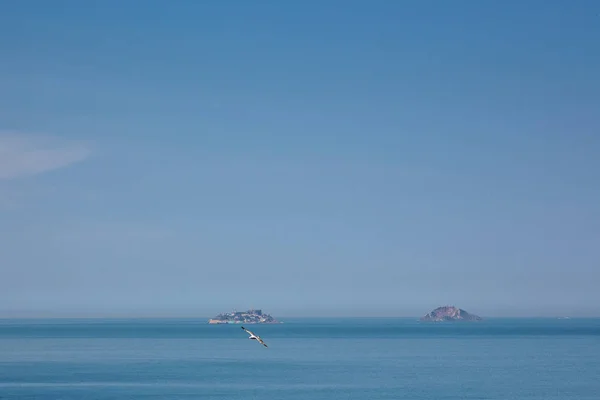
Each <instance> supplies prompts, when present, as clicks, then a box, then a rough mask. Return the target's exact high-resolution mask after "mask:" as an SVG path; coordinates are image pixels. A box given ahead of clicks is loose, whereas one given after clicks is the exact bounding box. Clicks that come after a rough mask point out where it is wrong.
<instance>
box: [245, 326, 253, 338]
mask: <svg viewBox="0 0 600 400" xmlns="http://www.w3.org/2000/svg"><path fill="white" fill-rule="evenodd" d="M242 329H243V330H245V331H246V332H248V333H249V334H250V335H251V336H256V335H255V334H254V333H253V332H252V331H249V330H248V329H246V328H244V327H243V326H242Z"/></svg>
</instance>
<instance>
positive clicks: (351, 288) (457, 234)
mask: <svg viewBox="0 0 600 400" xmlns="http://www.w3.org/2000/svg"><path fill="white" fill-rule="evenodd" d="M0 35H1V36H0V37H2V38H3V39H2V40H1V41H0V59H1V60H2V61H1V62H0V269H1V272H2V273H1V275H2V277H1V279H0V314H1V315H4V316H7V315H8V316H25V315H109V314H110V315H202V316H206V315H209V316H210V315H212V314H216V313H218V312H221V311H227V310H229V309H230V308H234V307H236V308H238V309H244V308H249V307H257V308H263V309H264V310H265V311H268V312H272V313H275V314H279V315H364V314H367V313H376V314H381V315H410V316H414V315H421V314H425V313H426V312H428V311H430V309H432V308H434V307H436V306H439V305H444V304H455V305H457V306H460V307H462V308H465V309H467V310H468V311H472V312H476V313H479V314H482V315H490V316H494V315H498V316H500V315H556V314H559V315H560V314H569V315H600V308H599V307H598V304H600V292H599V291H598V289H597V285H598V282H600V268H599V264H598V262H599V261H598V260H600V184H599V183H600V112H599V110H600V74H599V73H598V71H600V46H599V43H600V5H598V3H597V2H594V1H568V2H567V1H526V2H523V1H494V2H492V1H488V2H479V1H455V2H442V1H429V2H416V1H415V2H408V1H406V2H401V1H375V2H367V1H344V2H341V1H339V2H334V1H319V2H317V1H303V2H279V1H266V0H265V1H255V2H246V1H241V0H240V1H222V2H221V1H219V2H210V3H209V2H200V1H191V0H189V1H183V0H182V1H177V2H173V3H170V5H169V2H166V1H162V2H159V1H146V2H141V1H138V2H134V1H122V2H117V1H104V2H96V3H94V4H93V5H87V6H85V5H83V2H78V1H55V2H45V1H41V0H39V1H33V0H32V1H19V2H5V3H4V4H2V5H1V6H0Z"/></svg>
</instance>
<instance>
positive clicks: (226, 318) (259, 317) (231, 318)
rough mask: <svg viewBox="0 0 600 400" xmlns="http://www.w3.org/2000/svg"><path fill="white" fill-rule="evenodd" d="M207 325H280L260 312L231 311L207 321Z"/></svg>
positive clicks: (269, 316)
mask: <svg viewBox="0 0 600 400" xmlns="http://www.w3.org/2000/svg"><path fill="white" fill-rule="evenodd" d="M208 323H209V324H280V323H281V322H279V321H277V320H276V319H275V318H273V317H272V316H271V315H269V314H265V313H263V312H262V310H248V311H235V310H234V311H233V312H230V313H221V314H219V315H217V316H216V317H214V318H211V319H209V320H208Z"/></svg>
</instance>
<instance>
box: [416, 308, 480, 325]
mask: <svg viewBox="0 0 600 400" xmlns="http://www.w3.org/2000/svg"><path fill="white" fill-rule="evenodd" d="M482 319H483V318H481V317H479V316H477V315H474V314H469V313H468V312H466V311H465V310H463V309H461V308H456V307H454V306H444V307H438V308H436V309H435V310H433V311H432V312H430V313H429V314H427V315H425V316H423V317H422V318H421V321H430V322H442V321H481V320H482Z"/></svg>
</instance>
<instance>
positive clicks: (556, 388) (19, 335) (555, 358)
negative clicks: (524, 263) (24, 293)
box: [0, 319, 600, 400]
mask: <svg viewBox="0 0 600 400" xmlns="http://www.w3.org/2000/svg"><path fill="white" fill-rule="evenodd" d="M285 322H286V323H285V324H281V325H249V326H248V328H250V329H252V330H254V331H255V332H256V333H257V334H259V335H261V336H262V337H263V339H264V340H265V341H266V342H267V344H268V345H269V348H264V347H262V346H260V345H259V344H258V343H256V342H255V341H250V340H248V339H247V335H246V334H245V333H244V332H243V331H242V330H241V329H240V326H239V325H207V324H206V320H205V319H201V320H184V319H170V320H157V319H154V320H0V399H3V400H6V399H19V400H26V399H40V400H47V399H64V400H75V399H94V400H103V399H232V400H235V399H245V400H248V399H274V400H275V399H277V400H299V399H306V400H324V399H361V400H376V399H438V400H442V399H444V400H447V399H502V400H509V399H520V400H533V399H536V400H552V399H578V400H585V399H589V400H598V399H600V320H597V319H565V320H558V319H535V320H517V319H514V320H509V319H497V320H487V321H483V322H476V323H445V324H434V323H420V322H418V321H415V320H413V319H336V320H329V321H328V320H314V319H311V320H308V319H306V320H300V319H295V320H285Z"/></svg>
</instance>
